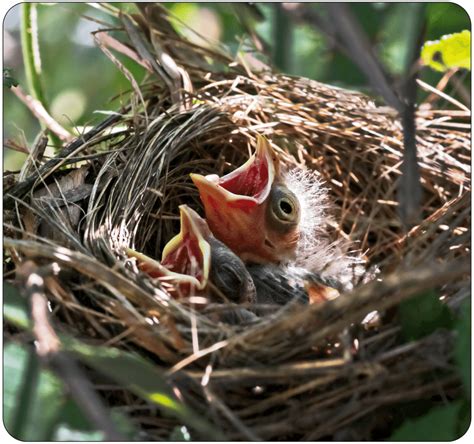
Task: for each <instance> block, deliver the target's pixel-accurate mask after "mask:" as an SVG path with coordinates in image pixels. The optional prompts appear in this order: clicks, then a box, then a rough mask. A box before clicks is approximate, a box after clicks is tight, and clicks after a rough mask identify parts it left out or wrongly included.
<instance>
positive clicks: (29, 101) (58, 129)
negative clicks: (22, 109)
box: [10, 86, 74, 142]
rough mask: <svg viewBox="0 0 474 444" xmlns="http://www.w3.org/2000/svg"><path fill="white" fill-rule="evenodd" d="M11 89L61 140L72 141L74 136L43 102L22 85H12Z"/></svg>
mask: <svg viewBox="0 0 474 444" xmlns="http://www.w3.org/2000/svg"><path fill="white" fill-rule="evenodd" d="M10 89H11V91H12V92H13V93H14V94H15V96H17V97H18V98H19V99H20V100H21V101H22V102H23V103H24V104H25V105H26V106H27V107H28V109H29V110H30V111H31V113H32V114H33V115H34V116H35V117H36V118H37V119H38V120H39V121H40V122H41V123H42V124H43V125H44V126H45V127H46V128H48V129H49V130H50V131H51V132H52V133H53V134H56V135H57V136H58V137H59V138H60V139H61V141H63V142H70V141H71V140H72V139H73V138H74V136H73V135H72V134H71V133H70V132H69V131H67V130H66V129H64V128H63V127H62V126H61V125H60V124H59V123H58V122H56V120H54V119H53V117H51V115H50V114H49V113H48V111H46V108H45V107H44V106H43V103H42V102H41V101H39V100H38V99H35V98H34V97H32V96H30V95H28V94H26V93H25V92H24V91H23V90H22V89H21V87H20V86H12V87H11V88H10Z"/></svg>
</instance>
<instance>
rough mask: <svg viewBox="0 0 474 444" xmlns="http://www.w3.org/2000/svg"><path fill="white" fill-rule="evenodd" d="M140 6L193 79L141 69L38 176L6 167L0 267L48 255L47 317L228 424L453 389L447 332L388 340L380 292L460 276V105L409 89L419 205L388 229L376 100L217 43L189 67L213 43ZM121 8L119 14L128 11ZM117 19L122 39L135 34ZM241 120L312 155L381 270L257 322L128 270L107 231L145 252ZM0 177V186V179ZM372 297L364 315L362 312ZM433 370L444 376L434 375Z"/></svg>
mask: <svg viewBox="0 0 474 444" xmlns="http://www.w3.org/2000/svg"><path fill="white" fill-rule="evenodd" d="M157 11H161V10H160V9H157V10H155V9H153V13H152V14H151V15H150V17H155V19H156V20H149V21H146V20H145V19H144V18H143V17H140V18H139V17H136V18H135V19H136V21H137V22H138V23H140V24H141V27H142V28H141V29H142V31H144V33H143V34H141V32H140V31H139V28H138V27H135V32H136V33H139V34H141V35H142V36H143V38H145V36H147V37H148V38H150V35H153V36H154V38H153V39H152V40H153V45H155V50H156V48H157V45H160V44H161V49H162V50H165V51H167V52H168V53H169V55H171V56H172V57H173V59H174V61H175V62H176V64H177V66H178V67H181V68H182V69H183V70H185V72H186V75H187V76H188V77H189V79H190V81H191V82H192V84H193V85H194V87H195V88H196V90H195V91H194V92H193V94H190V93H189V90H188V94H186V93H183V92H182V90H180V91H181V92H180V93H179V94H178V93H177V92H176V90H175V91H173V90H172V89H170V87H169V84H167V83H166V82H162V81H161V79H160V80H159V81H157V80H156V77H153V76H154V74H152V75H151V76H150V78H149V79H147V80H146V81H145V82H144V85H143V87H142V91H135V94H132V96H131V100H130V103H131V105H130V106H129V107H128V108H126V109H124V110H122V111H121V113H120V115H118V116H116V117H114V118H113V119H109V121H108V123H104V124H102V126H101V129H100V131H98V133H97V135H95V136H94V137H92V138H90V140H87V141H84V142H83V143H79V144H78V146H77V149H76V150H75V151H74V156H76V157H75V158H74V159H73V160H74V162H72V161H67V159H66V160H65V161H64V160H61V161H62V162H63V163H65V164H69V166H68V167H67V168H66V169H58V168H57V162H56V165H55V166H54V167H52V168H51V169H50V171H45V170H44V168H43V170H42V169H41V168H39V171H41V175H40V176H38V175H37V174H36V173H35V171H38V170H37V169H34V168H32V166H35V165H33V164H32V163H30V164H29V165H30V167H31V168H30V169H29V170H25V171H24V172H23V173H24V177H27V176H34V177H35V178H36V179H35V182H34V185H33V187H32V188H31V190H30V191H29V193H28V194H26V195H25V193H23V194H22V195H21V196H17V200H15V204H14V206H13V208H14V210H13V211H11V212H9V213H6V216H5V219H6V225H5V233H6V234H7V235H8V236H9V238H7V239H5V246H6V247H7V249H9V251H10V252H13V253H14V254H12V258H13V259H14V261H10V262H8V261H7V262H6V263H5V264H4V266H5V267H6V271H7V272H10V271H11V270H12V269H14V266H15V265H14V262H16V265H19V263H20V262H21V261H22V260H25V259H27V258H29V259H33V260H35V261H37V262H38V263H43V262H45V261H46V262H52V261H55V262H58V263H59V264H60V266H61V268H62V269H63V270H64V271H65V275H66V278H64V277H61V276H59V277H50V278H48V279H47V280H46V281H45V282H46V290H47V295H48V298H49V299H50V300H51V301H52V303H53V304H54V306H55V313H56V314H55V323H57V325H60V326H61V328H62V329H64V330H66V331H69V332H72V333H73V334H74V335H75V336H77V337H79V338H81V339H83V340H85V341H92V342H94V343H103V344H108V345H113V346H116V347H123V348H125V349H132V350H134V351H136V352H138V353H142V354H144V355H146V356H147V357H148V358H149V359H151V360H153V361H155V362H156V365H159V366H161V367H163V368H165V369H168V375H169V379H170V381H171V382H173V383H174V384H176V385H177V386H178V387H179V388H180V391H181V393H182V396H183V399H184V400H185V402H186V403H188V404H189V405H190V406H191V407H192V408H194V409H195V410H196V411H197V412H198V413H200V414H202V415H203V416H204V417H206V418H208V419H209V420H210V421H211V422H214V423H216V424H217V425H218V427H219V428H220V429H222V430H223V431H224V433H225V434H226V437H227V438H228V439H232V440H239V439H250V438H255V437H258V438H261V439H266V440H277V439H278V440H281V439H304V440H315V439H320V438H328V437H330V438H332V439H337V438H338V437H339V438H341V437H342V438H343V439H347V438H348V437H349V438H351V439H373V431H374V430H377V429H378V428H379V427H380V426H381V424H385V423H386V422H387V421H388V419H387V418H388V417H387V414H386V412H387V411H389V410H388V408H389V407H390V406H393V405H398V404H400V403H404V402H410V401H412V400H417V399H428V400H429V399H432V398H436V396H437V395H439V393H440V391H441V390H442V391H443V392H444V393H445V394H448V395H450V396H456V393H458V391H459V387H460V383H459V381H458V379H457V377H456V376H455V375H454V374H453V373H452V372H449V371H448V369H449V368H450V367H449V365H450V359H451V353H452V351H451V350H452V347H451V341H452V338H451V336H450V334H449V333H447V332H444V333H443V332H437V333H435V334H432V335H430V336H428V337H427V338H425V339H423V340H419V341H416V342H411V343H409V344H403V343H402V342H401V340H400V336H399V332H400V327H399V325H398V323H397V318H396V316H393V313H392V312H391V309H392V308H393V307H396V306H397V305H398V304H399V303H400V302H401V301H402V300H404V299H406V298H408V297H410V296H413V295H415V294H419V293H420V292H422V291H424V290H426V289H429V288H433V287H436V288H438V289H439V291H440V293H441V295H442V296H443V297H444V299H445V300H446V301H447V303H448V304H450V305H451V306H452V307H453V308H457V307H458V306H459V304H460V302H461V301H462V300H463V299H464V298H466V297H467V296H468V294H469V288H470V283H469V260H470V259H469V257H470V253H469V249H470V139H469V137H470V136H469V132H468V128H467V125H464V123H463V122H464V121H465V120H463V119H469V113H467V112H465V113H462V112H460V111H457V110H455V111H452V112H450V111H449V110H447V109H446V108H444V104H443V105H442V106H441V107H440V109H435V108H434V107H432V106H425V107H420V110H419V112H418V115H417V127H418V136H417V143H418V158H419V164H420V167H421V178H422V187H423V193H424V194H423V206H422V214H423V221H422V222H421V223H420V225H418V226H416V227H414V228H413V229H412V230H410V231H409V232H408V233H405V232H404V230H403V227H402V226H401V224H400V222H399V218H398V214H397V198H396V184H397V179H398V178H399V177H400V174H401V173H400V164H401V159H402V154H403V135H402V130H401V127H400V123H399V121H398V119H397V116H396V115H395V114H394V112H393V110H391V109H389V108H386V107H379V106H377V105H376V104H375V103H374V101H373V100H371V99H370V98H368V97H366V96H364V95H363V94H360V93H356V92H351V91H346V90H344V89H340V88H335V87H331V86H329V85H323V84H321V83H318V82H314V81H310V80H307V79H304V78H293V77H289V76H285V75H277V74H273V73H271V72H270V71H265V72H263V73H252V72H249V71H248V67H246V66H245V65H244V64H239V63H237V62H235V61H234V60H232V59H231V58H230V57H228V56H225V55H222V54H219V57H218V59H219V62H220V63H223V64H227V65H228V66H230V68H227V69H225V70H224V69H222V70H214V71H213V70H212V69H211V67H210V66H205V67H203V66H202V63H203V60H202V58H201V57H198V58H196V54H205V55H206V56H208V57H210V58H213V57H214V59H216V58H217V56H216V54H215V53H214V52H212V51H211V50H209V49H206V48H196V46H195V45H193V44H190V43H189V42H187V41H185V40H183V39H181V38H179V39H178V37H176V35H175V33H174V31H172V28H166V27H165V28H163V27H160V28H156V29H154V26H157V25H156V23H160V24H163V20H164V18H163V16H162V15H158V17H159V20H158V19H157V18H156V17H157V16H156V14H158V12H157ZM160 14H161V12H160ZM123 20H124V26H125V28H126V29H128V28H127V27H130V26H135V25H133V21H132V20H130V19H129V18H126V17H125V18H123ZM127 20H128V21H127ZM157 29H160V31H159V32H158V31H157ZM163 29H165V31H163ZM128 35H129V36H132V37H131V41H132V42H131V45H130V46H131V48H132V50H134V49H133V48H134V44H133V43H134V38H135V39H136V37H133V36H134V34H133V33H131V32H130V31H129V33H128ZM177 42H179V44H177ZM136 52H137V54H136V58H137V59H138V60H140V58H142V59H143V58H144V55H143V54H140V55H139V51H136ZM157 54H158V55H156V54H154V56H155V55H156V57H157V59H158V60H160V55H159V54H160V53H157ZM191 55H192V57H191ZM199 64H200V65H201V66H199ZM208 73H211V74H208ZM176 97H178V99H176ZM140 103H142V104H144V105H145V108H143V107H141V105H140ZM183 104H184V105H183ZM453 122H456V123H457V127H456V126H454V127H453V125H452V123H453ZM459 122H461V123H460V124H459ZM257 134H264V135H265V136H267V137H268V138H269V139H270V140H271V141H272V143H273V145H274V146H275V147H276V148H277V150H278V154H279V155H280V157H281V159H282V160H283V162H284V163H285V164H287V165H288V166H291V167H295V168H308V169H311V170H314V171H316V174H317V175H318V176H319V177H320V179H321V180H322V181H324V183H325V186H326V187H327V188H328V190H329V196H330V200H331V201H332V203H333V206H332V213H333V214H332V216H333V219H332V221H331V222H330V224H329V225H328V227H327V230H328V232H329V233H330V235H331V236H332V237H333V238H339V239H345V240H347V241H351V242H352V244H350V245H353V248H356V249H358V250H359V251H363V252H364V253H365V255H366V258H367V261H368V268H369V267H370V266H371V265H375V266H377V267H378V268H379V269H380V274H379V279H378V280H373V281H372V282H369V283H368V284H366V285H361V286H358V287H357V288H356V289H355V290H354V291H353V292H351V293H348V294H343V295H341V296H340V297H339V298H337V299H336V300H334V301H331V302H327V303H325V304H322V305H320V306H310V307H301V306H297V305H295V304H291V303H290V304H288V305H287V306H284V307H278V308H277V309H275V308H274V309H273V310H269V314H268V315H267V316H264V317H262V319H261V320H260V321H259V322H256V323H250V324H245V323H244V324H238V325H229V324H223V323H221V322H218V321H216V317H215V316H214V314H215V313H218V312H219V311H220V310H222V309H223V307H225V306H226V305H228V304H210V305H209V306H207V307H206V308H205V309H204V310H198V311H196V310H192V309H191V308H189V307H187V306H184V305H182V304H181V303H180V302H179V301H176V300H173V299H170V298H169V295H168V293H167V288H166V284H163V285H161V286H157V285H155V284H154V283H152V282H151V281H150V279H148V278H147V277H146V276H144V275H143V273H140V272H138V270H137V269H136V268H135V267H134V264H133V261H130V260H128V259H127V258H126V257H125V256H124V254H123V248H124V247H131V248H134V249H136V250H138V251H142V252H144V253H145V254H148V255H149V256H151V257H155V258H159V257H160V255H161V250H162V248H163V245H164V244H165V243H166V241H167V240H169V239H170V237H171V236H172V235H174V234H175V233H176V232H177V231H178V220H179V217H178V206H179V205H180V204H187V205H189V206H191V207H192V208H195V209H200V203H199V200H198V194H197V190H196V189H195V188H194V187H193V185H192V182H191V180H190V178H189V173H191V172H198V173H201V174H209V173H217V174H222V173H224V172H227V171H229V170H230V169H232V168H234V167H235V166H238V165H240V164H241V163H243V161H244V160H245V159H246V158H247V157H248V155H249V153H250V152H251V147H252V146H254V145H255V138H256V135H257ZM77 143H78V142H76V144H77ZM91 155H97V156H95V157H94V156H91ZM81 156H82V157H81ZM62 157H64V155H63V153H59V154H58V157H57V161H58V162H59V161H60V160H59V159H61V158H62ZM81 158H82V159H83V160H82V161H81ZM25 168H28V167H25ZM15 187H17V188H16V190H18V186H17V185H14V186H13V187H12V188H11V189H10V190H7V192H8V191H11V193H12V194H13V195H15ZM18 197H19V198H18ZM201 214H202V212H201ZM354 242H355V243H354ZM407 265H408V266H409V268H408V267H407ZM374 311H378V313H379V315H380V319H379V321H378V322H377V323H376V325H375V326H374V325H372V326H371V324H370V323H369V324H367V323H361V321H362V320H363V319H364V318H366V316H367V314H368V313H370V312H374ZM391 313H392V314H391ZM355 340H356V342H357V344H358V345H357V349H355V348H354V343H355V342H354V341H355ZM197 350H198V352H196V351H197ZM209 365H210V366H211V368H212V372H211V373H210V375H209V377H210V379H209V381H210V382H209V387H210V388H212V391H213V394H214V398H213V399H214V400H215V399H218V400H221V401H220V402H222V403H223V404H224V405H225V406H226V408H227V409H228V410H230V412H231V416H230V417H229V416H228V415H227V416H226V415H225V414H223V413H222V411H219V409H218V411H217V412H216V411H215V410H213V409H209V403H210V398H209V393H207V394H206V392H205V391H204V390H203V387H202V386H201V384H200V381H201V379H202V378H203V377H204V375H205V372H206V371H208V370H209V367H207V366H209ZM206 368H207V370H205V369H206ZM438 370H442V371H443V375H444V376H443V377H434V376H433V374H434V373H435V372H436V371H438ZM183 381H185V382H183ZM256 386H258V387H261V392H258V393H257V392H256V391H255V387H256ZM127 399H129V398H126V397H124V398H123V399H122V398H120V397H113V401H111V402H112V403H113V404H114V405H124V404H126V403H127V401H126V400H127ZM135 402H136V403H137V404H139V403H140V402H142V403H143V404H142V405H141V406H140V408H141V410H140V412H141V413H140V415H137V422H139V423H140V424H142V426H144V427H145V429H146V430H147V432H148V433H149V436H150V437H151V438H152V439H165V438H166V437H168V436H169V433H170V432H171V430H172V429H173V427H174V426H175V425H176V424H177V422H175V421H172V420H170V419H169V418H166V417H161V416H160V415H159V414H158V415H157V413H156V411H155V408H154V407H153V406H152V405H148V407H146V406H147V404H146V403H145V401H138V400H136V401H135ZM211 405H213V404H212V403H211ZM144 407H146V408H149V410H148V415H147V414H144V413H143V408H144ZM145 411H147V410H145ZM374 412H377V414H374ZM138 416H139V417H138ZM229 418H230V419H229ZM236 421H237V422H236ZM344 437H345V438H344Z"/></svg>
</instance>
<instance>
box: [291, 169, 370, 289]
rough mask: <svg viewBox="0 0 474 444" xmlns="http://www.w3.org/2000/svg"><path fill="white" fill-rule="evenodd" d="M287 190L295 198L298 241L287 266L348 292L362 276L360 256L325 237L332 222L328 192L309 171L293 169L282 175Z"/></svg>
mask: <svg viewBox="0 0 474 444" xmlns="http://www.w3.org/2000/svg"><path fill="white" fill-rule="evenodd" d="M285 181H286V185H287V186H288V188H289V189H290V190H291V191H292V192H293V193H295V195H296V196H297V197H298V199H299V202H300V207H301V220H300V240H299V242H298V247H297V255H296V257H297V259H296V260H295V261H294V262H293V263H292V264H289V265H295V266H298V267H304V268H306V269H308V270H311V271H315V272H318V273H320V274H321V275H325V276H328V277H332V278H336V279H338V280H339V281H340V282H341V284H343V286H344V287H345V288H346V289H351V288H352V286H353V283H355V282H357V281H358V280H359V279H360V277H361V276H362V275H363V274H364V272H365V267H364V265H363V264H364V263H365V261H364V259H363V258H362V255H361V253H360V252H357V251H349V250H350V249H351V250H353V246H351V245H350V243H349V242H347V241H345V240H338V241H333V240H331V239H330V238H329V236H328V227H329V224H330V222H331V221H332V218H331V216H330V215H329V212H328V210H329V209H330V208H331V205H330V200H329V194H328V189H327V188H325V187H324V186H323V185H322V183H321V180H320V179H319V178H318V176H317V173H316V172H315V171H313V170H309V169H302V168H295V169H292V170H289V171H288V172H287V173H286V174H285Z"/></svg>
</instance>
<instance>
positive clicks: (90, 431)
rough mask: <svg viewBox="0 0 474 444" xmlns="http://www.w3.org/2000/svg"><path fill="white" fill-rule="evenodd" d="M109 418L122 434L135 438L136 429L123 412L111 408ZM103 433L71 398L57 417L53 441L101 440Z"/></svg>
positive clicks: (130, 438) (131, 438)
mask: <svg viewBox="0 0 474 444" xmlns="http://www.w3.org/2000/svg"><path fill="white" fill-rule="evenodd" d="M110 413H111V415H110V416H111V419H112V422H113V423H114V425H115V427H116V429H117V431H118V432H120V434H121V435H122V436H125V437H127V438H128V439H129V440H131V441H132V440H135V438H137V436H138V435H137V430H136V429H135V427H134V425H133V424H132V423H131V422H130V420H129V418H128V417H127V416H125V415H124V414H123V413H121V412H118V411H114V410H113V409H112V410H111V412H110ZM103 439H104V433H103V432H101V431H99V430H97V429H95V428H94V426H93V425H92V424H91V423H90V421H89V420H88V419H87V418H86V416H85V415H84V412H83V411H82V410H81V409H80V407H79V406H78V405H77V403H76V402H75V401H74V400H73V399H72V398H71V399H69V400H68V401H67V402H66V403H65V404H64V407H63V409H62V410H61V414H60V416H59V417H58V418H57V425H56V430H55V434H54V440H55V441H103Z"/></svg>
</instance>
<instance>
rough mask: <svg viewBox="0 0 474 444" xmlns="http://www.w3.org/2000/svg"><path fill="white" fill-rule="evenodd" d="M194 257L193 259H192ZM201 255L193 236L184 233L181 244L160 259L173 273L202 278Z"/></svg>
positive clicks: (200, 280)
mask: <svg viewBox="0 0 474 444" xmlns="http://www.w3.org/2000/svg"><path fill="white" fill-rule="evenodd" d="M193 259H194V260H193ZM203 261H204V258H203V255H202V252H201V250H200V248H199V245H198V243H197V241H196V238H195V237H192V236H190V234H189V233H187V234H185V235H184V238H183V241H182V243H181V245H180V246H179V247H178V248H177V249H176V250H174V251H172V252H171V253H170V254H168V256H166V258H165V259H164V260H163V261H162V263H161V264H162V265H163V266H164V267H166V268H167V269H168V270H171V271H174V272H175V273H180V274H185V275H188V276H193V277H195V278H196V279H197V280H198V281H199V282H202V279H203Z"/></svg>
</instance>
